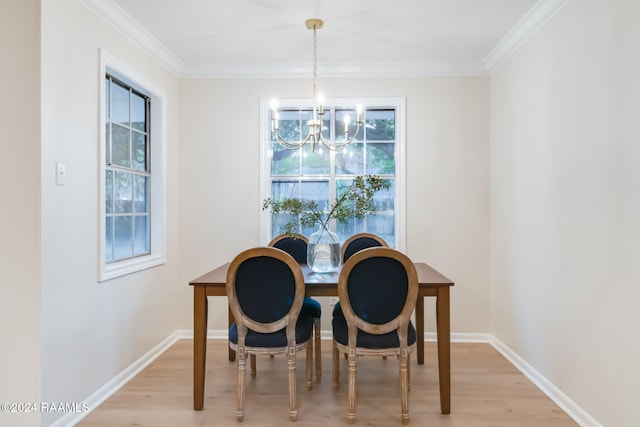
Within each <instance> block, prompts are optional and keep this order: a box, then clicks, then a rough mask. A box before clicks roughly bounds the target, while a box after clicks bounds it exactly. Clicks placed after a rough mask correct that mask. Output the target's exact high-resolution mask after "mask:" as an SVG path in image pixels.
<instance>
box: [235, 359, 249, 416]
mask: <svg viewBox="0 0 640 427" xmlns="http://www.w3.org/2000/svg"><path fill="white" fill-rule="evenodd" d="M236 363H237V371H238V372H237V381H236V382H237V384H236V388H237V391H236V393H237V395H236V419H237V420H238V421H242V419H243V418H244V374H245V371H246V370H247V356H246V354H245V352H244V349H238V352H237V353H236Z"/></svg>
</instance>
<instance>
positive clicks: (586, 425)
mask: <svg viewBox="0 0 640 427" xmlns="http://www.w3.org/2000/svg"><path fill="white" fill-rule="evenodd" d="M490 336H491V339H490V340H489V344H491V345H492V346H493V348H495V349H496V350H497V351H498V352H499V353H500V354H502V355H503V356H504V358H505V359H507V360H508V361H509V362H511V364H512V365H513V366H515V367H516V368H517V369H518V370H519V371H520V372H522V374H523V375H524V376H525V377H527V378H528V379H529V380H530V381H531V382H532V383H533V384H534V385H535V386H536V387H538V388H539V389H540V390H541V391H542V392H543V393H544V394H546V395H547V397H548V398H549V399H551V400H552V401H553V402H554V403H555V404H556V405H558V406H559V407H560V409H562V410H563V411H564V412H565V413H566V414H567V415H568V416H569V417H571V418H572V419H573V420H574V421H575V422H576V423H578V425H580V426H582V427H602V424H600V423H599V422H598V421H596V420H595V419H594V418H593V417H592V416H591V415H589V414H588V413H587V412H586V411H585V410H584V409H582V408H581V407H580V406H579V405H578V404H576V403H575V402H574V401H573V400H571V399H570V398H569V396H567V395H566V394H564V393H563V392H562V391H561V390H560V389H559V388H558V387H556V386H555V385H553V383H552V382H551V381H549V380H548V379H546V378H545V377H544V376H543V375H542V374H540V372H538V371H536V370H535V369H534V368H533V367H532V366H531V365H529V364H528V363H527V362H526V361H525V360H524V359H523V358H522V357H520V356H519V355H518V354H517V353H516V352H514V351H513V350H512V349H511V348H509V347H508V346H506V345H505V344H504V343H503V342H502V341H500V340H499V339H497V338H496V337H494V336H493V335H490Z"/></svg>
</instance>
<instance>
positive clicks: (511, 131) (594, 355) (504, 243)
mask: <svg viewBox="0 0 640 427" xmlns="http://www.w3.org/2000/svg"><path fill="white" fill-rule="evenodd" d="M639 16H640V3H639V2H637V1H635V0H627V1H624V0H615V1H609V0H607V1H605V0H583V1H573V2H570V3H569V4H568V5H567V6H566V7H565V8H563V9H562V10H561V11H560V12H559V13H558V14H557V15H556V16H555V17H554V18H553V19H552V20H551V21H549V22H548V23H547V25H546V26H545V27H544V28H543V29H542V30H541V31H539V32H538V33H537V34H536V35H535V36H534V37H533V38H532V39H530V40H529V41H528V42H527V43H526V44H525V45H523V46H522V47H521V48H520V49H519V50H518V52H517V53H516V54H514V55H513V56H512V57H511V58H510V59H509V60H508V61H506V62H505V63H504V64H503V65H502V66H501V67H500V68H499V69H498V70H497V71H496V72H494V73H493V74H492V76H491V135H492V137H491V138H492V139H491V249H492V251H491V252H492V253H491V260H492V262H491V295H492V300H491V329H492V331H493V333H494V334H495V336H496V337H497V338H498V339H500V340H501V341H502V342H504V343H505V344H506V345H508V346H509V347H511V349H513V350H514V351H515V352H516V353H518V354H519V355H520V356H522V357H523V358H524V359H525V360H526V361H527V362H528V363H529V364H530V365H532V366H533V368H535V369H536V370H537V371H538V372H540V373H541V374H542V375H544V376H545V377H546V378H547V379H549V380H550V381H551V382H552V383H553V384H554V385H555V386H557V387H558V388H559V389H560V390H561V391H562V392H564V393H565V394H566V395H568V396H570V398H571V399H572V400H573V401H574V402H576V403H577V404H578V405H579V406H581V407H582V408H583V409H584V410H585V411H587V412H588V413H589V414H590V415H591V416H592V417H593V418H595V419H596V420H597V421H598V422H599V423H601V424H602V425H606V426H635V425H638V419H640V409H638V408H639V406H638V405H637V402H636V400H637V394H638V389H639V387H640V364H639V363H638V361H639V360H640V342H639V341H638V339H637V337H638V330H637V328H638V325H639V324H640V315H639V314H638V313H639V311H638V308H637V303H638V301H639V300H640V287H639V282H638V277H639V275H638V268H637V265H638V259H637V258H638V255H639V254H640V246H639V242H640V127H639V126H638V123H640V102H639V101H638V100H639V99H640V78H638V76H640V57H639V56H638V52H639V49H640V26H639V25H638V17H639Z"/></svg>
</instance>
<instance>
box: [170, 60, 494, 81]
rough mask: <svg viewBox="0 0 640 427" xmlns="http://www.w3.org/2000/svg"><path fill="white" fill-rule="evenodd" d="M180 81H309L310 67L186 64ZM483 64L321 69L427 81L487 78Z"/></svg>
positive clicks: (327, 74) (341, 74)
mask: <svg viewBox="0 0 640 427" xmlns="http://www.w3.org/2000/svg"><path fill="white" fill-rule="evenodd" d="M182 70H183V71H182V73H181V75H180V77H185V78H206V77H220V78H223V77H234V78H263V77H264V78H294V77H309V76H310V75H311V73H312V70H311V67H310V66H309V64H295V63H290V64H259V63H242V64H185V66H184V67H183V69H182ZM486 74H487V70H486V68H485V66H484V64H483V63H482V61H424V62H377V63H351V64H347V63H344V64H329V65H326V64H325V65H323V66H319V67H318V75H319V76H322V77H423V76H456V75H473V76H476V75H486Z"/></svg>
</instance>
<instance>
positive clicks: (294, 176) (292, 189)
mask: <svg viewBox="0 0 640 427" xmlns="http://www.w3.org/2000/svg"><path fill="white" fill-rule="evenodd" d="M379 105H381V104H377V105H369V106H367V105H366V104H365V109H364V111H363V121H364V126H363V127H362V128H361V130H360V131H359V133H358V135H357V138H356V141H354V142H352V143H351V144H349V145H348V146H347V147H345V148H344V149H343V150H341V151H330V150H328V149H326V148H325V147H323V146H322V145H316V148H315V152H312V151H311V147H310V144H306V145H305V146H304V147H303V148H300V149H295V150H286V149H284V148H283V147H281V146H280V144H278V142H277V141H276V139H275V135H274V133H273V130H271V132H269V133H268V135H267V137H268V139H267V141H265V144H267V145H268V147H269V149H270V151H269V155H270V162H269V167H268V170H267V175H268V178H267V179H268V185H267V186H266V187H267V188H266V189H265V191H266V193H264V194H265V197H272V198H274V199H276V200H278V199H283V198H287V197H299V198H301V199H302V200H310V199H312V200H315V201H316V202H317V203H318V205H319V206H320V207H322V208H323V209H324V210H325V211H327V210H328V208H329V205H330V203H331V201H333V200H335V195H336V194H340V193H341V192H342V191H344V190H345V189H346V187H348V185H350V184H351V182H352V180H353V178H354V177H355V176H356V175H363V174H375V175H379V176H380V177H382V178H384V179H386V180H387V181H388V182H389V184H390V185H391V188H390V189H389V190H383V191H380V192H378V193H376V195H375V203H376V206H377V209H378V212H377V213H376V214H375V215H369V216H368V217H367V218H364V219H356V218H352V219H351V220H349V221H348V222H347V223H346V224H339V223H337V224H331V227H332V229H333V230H334V231H337V232H338V235H339V236H340V238H341V239H342V240H343V241H344V240H345V239H346V238H348V237H349V236H351V235H353V234H355V233H359V232H370V233H374V234H377V235H379V236H381V237H382V238H384V239H385V240H386V241H387V242H388V243H389V244H390V245H391V246H392V247H397V240H398V237H399V236H398V229H399V227H398V224H399V220H400V218H399V216H398V209H399V207H400V204H398V198H399V195H400V194H401V193H400V191H399V187H398V185H397V181H398V179H399V177H400V173H399V172H400V170H399V166H400V163H399V161H398V159H399V158H400V152H401V151H400V148H401V147H400V142H401V141H400V139H399V134H398V132H397V131H396V126H397V124H398V123H400V120H399V117H398V114H400V111H401V110H400V107H399V106H398V105H397V102H395V103H394V102H391V103H390V104H389V105H388V106H385V105H384V103H383V104H382V105H383V106H382V107H381V106H379ZM311 114H312V109H311V108H309V107H306V106H300V107H287V108H283V109H281V110H280V111H279V115H280V121H279V128H280V133H281V134H282V135H283V136H284V137H285V138H286V139H288V140H291V141H298V140H300V139H302V138H303V137H304V136H306V134H307V132H308V129H307V126H306V120H308V119H309V118H310V117H311ZM345 115H349V116H350V117H351V120H352V121H351V125H350V129H351V132H353V130H354V129H355V125H354V123H353V118H354V117H355V116H356V113H355V103H354V107H345V106H344V105H341V106H329V107H326V108H325V119H324V126H323V134H324V135H325V137H327V138H329V137H333V138H335V140H336V141H341V140H344V116H345ZM263 120H268V122H269V123H271V121H270V120H271V112H270V111H269V112H268V113H267V114H265V115H263ZM351 135H352V134H350V135H349V136H351ZM290 220H291V217H290V215H277V216H276V215H269V221H268V222H269V223H270V227H269V228H270V234H269V237H274V236H276V235H278V234H280V232H281V229H282V226H283V225H284V224H285V223H287V222H289V221H290ZM299 231H300V232H301V233H302V234H304V235H306V236H309V235H310V234H311V233H312V232H313V231H315V229H301V230H299Z"/></svg>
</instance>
